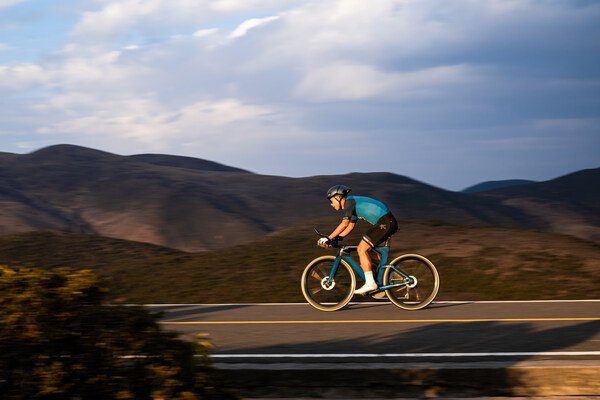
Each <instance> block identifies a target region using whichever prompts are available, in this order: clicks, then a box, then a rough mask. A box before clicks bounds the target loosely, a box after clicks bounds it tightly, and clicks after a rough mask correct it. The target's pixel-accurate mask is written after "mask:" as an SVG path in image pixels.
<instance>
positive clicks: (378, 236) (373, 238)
mask: <svg viewBox="0 0 600 400" xmlns="http://www.w3.org/2000/svg"><path fill="white" fill-rule="evenodd" d="M397 231H398V222H397V221H396V218H394V216H393V215H392V214H385V215H384V216H383V217H381V218H379V221H377V223H376V224H375V225H373V226H372V227H371V229H369V230H368V231H367V233H365V235H364V236H363V240H364V241H365V242H367V244H368V245H369V246H371V247H375V246H378V245H380V244H381V243H383V242H385V241H386V240H387V239H388V238H390V237H391V236H392V235H393V234H394V233H396V232H397Z"/></svg>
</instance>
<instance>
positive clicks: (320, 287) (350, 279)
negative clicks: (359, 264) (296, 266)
mask: <svg viewBox="0 0 600 400" xmlns="http://www.w3.org/2000/svg"><path fill="white" fill-rule="evenodd" d="M335 259H336V257H334V256H323V257H319V258H315V259H314V260H312V261H311V262H310V263H309V264H308V265H307V266H306V268H305V269H304V273H303V274H302V283H301V286H302V294H303V295H304V298H305V299H306V301H308V303H309V304H310V305H311V306H313V307H314V308H316V309H318V310H321V311H336V310H339V309H340V308H342V307H344V306H345V305H346V304H348V303H349V302H350V300H351V299H352V296H353V295H354V287H355V286H356V277H355V276H354V272H353V271H352V267H350V265H349V264H348V263H347V262H346V261H344V260H340V264H339V267H338V269H337V271H336V273H335V276H334V277H333V279H332V280H330V279H329V275H330V274H331V270H332V268H333V264H334V262H335Z"/></svg>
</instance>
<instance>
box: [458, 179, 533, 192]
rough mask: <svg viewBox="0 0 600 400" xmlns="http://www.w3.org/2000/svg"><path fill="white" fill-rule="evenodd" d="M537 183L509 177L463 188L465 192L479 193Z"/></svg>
mask: <svg viewBox="0 0 600 400" xmlns="http://www.w3.org/2000/svg"><path fill="white" fill-rule="evenodd" d="M530 183H535V181H529V180H526V179H507V180H503V181H487V182H481V183H478V184H476V185H473V186H469V187H468V188H466V189H463V190H461V191H462V192H463V193H479V192H487V191H490V190H495V189H503V188H507V187H511V186H519V185H527V184H530Z"/></svg>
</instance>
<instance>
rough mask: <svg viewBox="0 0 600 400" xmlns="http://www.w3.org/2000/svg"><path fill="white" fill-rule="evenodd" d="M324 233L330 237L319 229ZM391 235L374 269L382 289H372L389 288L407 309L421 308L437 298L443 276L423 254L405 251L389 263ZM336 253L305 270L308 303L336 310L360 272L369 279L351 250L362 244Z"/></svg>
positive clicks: (380, 249)
mask: <svg viewBox="0 0 600 400" xmlns="http://www.w3.org/2000/svg"><path fill="white" fill-rule="evenodd" d="M315 232H316V233H317V235H319V236H320V237H327V235H323V234H322V233H321V232H319V230H318V229H315ZM390 242H391V240H390V239H388V240H387V241H386V242H385V243H384V244H383V245H382V246H378V247H375V248H374V250H375V251H376V252H377V253H378V254H379V256H380V261H379V264H378V265H377V267H376V268H375V269H374V270H373V275H374V277H375V280H376V282H377V286H378V289H377V290H375V291H373V292H371V293H369V295H374V294H377V293H381V292H385V294H386V296H387V297H388V299H389V300H390V301H391V302H392V303H393V304H394V305H396V306H397V307H400V308H402V309H404V310H410V311H413V310H420V309H422V308H425V307H427V306H428V305H429V304H431V302H432V301H433V300H434V299H435V297H436V296H437V294H438V291H439V289H440V277H439V274H438V272H437V269H436V268H435V266H434V265H433V263H432V262H431V261H429V260H428V259H427V258H425V257H423V256H421V255H419V254H403V255H401V256H399V257H396V258H395V259H394V260H393V261H392V262H390V263H389V264H388V263H387V261H388V258H389V254H390ZM331 244H332V247H334V248H337V249H339V250H338V253H337V255H336V256H331V255H327V256H321V257H317V258H315V259H314V260H312V261H311V262H310V263H309V264H308V265H307V266H306V268H305V269H304V272H303V274H302V281H301V287H302V294H303V295H304V298H305V299H306V300H307V301H308V303H309V304H310V305H311V306H313V307H314V308H316V309H318V310H321V311H336V310H339V309H341V308H343V307H344V306H346V305H347V304H348V303H349V302H350V300H351V299H352V297H353V296H354V288H355V287H356V276H357V275H358V276H359V277H360V278H362V279H363V280H364V279H365V275H364V272H363V270H362V268H361V267H360V264H358V262H356V260H354V258H352V256H351V255H350V253H351V252H353V251H355V250H356V249H357V248H358V246H340V245H339V243H338V242H337V241H333V242H332V243H331Z"/></svg>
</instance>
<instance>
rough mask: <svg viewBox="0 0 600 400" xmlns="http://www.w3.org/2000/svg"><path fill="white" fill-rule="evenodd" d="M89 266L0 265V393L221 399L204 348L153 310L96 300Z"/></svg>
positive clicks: (98, 293) (99, 295)
mask: <svg viewBox="0 0 600 400" xmlns="http://www.w3.org/2000/svg"><path fill="white" fill-rule="evenodd" d="M105 295H106V292H105V290H103V289H102V288H101V287H100V286H99V285H98V284H97V281H96V277H95V275H94V274H93V273H92V272H91V271H86V270H83V271H78V272H73V273H69V272H67V271H63V270H53V271H43V270H39V269H29V268H27V269H10V268H7V267H3V266H0V398H2V399H23V400H25V399H28V400H29V399H61V400H63V399H199V398H229V397H231V396H229V395H228V394H226V393H225V392H223V391H221V390H219V389H218V388H217V387H216V384H215V379H214V377H213V370H212V368H211V367H210V359H209V355H208V347H207V346H206V345H205V344H203V343H198V342H196V343H194V342H186V341H182V340H179V339H177V338H176V334H174V333H167V332H164V331H162V330H161V328H160V326H159V325H158V324H157V322H156V321H157V315H155V314H151V313H149V312H148V311H146V310H144V309H142V308H138V307H118V306H109V305H105V304H103V300H104V299H105Z"/></svg>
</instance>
